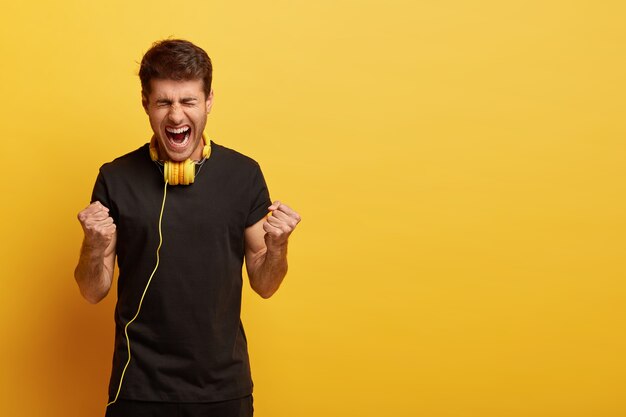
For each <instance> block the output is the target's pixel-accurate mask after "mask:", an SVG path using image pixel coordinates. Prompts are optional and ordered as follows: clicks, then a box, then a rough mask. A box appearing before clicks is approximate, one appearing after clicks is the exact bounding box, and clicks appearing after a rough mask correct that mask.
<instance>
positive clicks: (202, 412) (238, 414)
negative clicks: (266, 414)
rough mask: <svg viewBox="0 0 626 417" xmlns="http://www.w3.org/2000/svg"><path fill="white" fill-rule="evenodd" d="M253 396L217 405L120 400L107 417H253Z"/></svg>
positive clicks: (108, 409)
mask: <svg viewBox="0 0 626 417" xmlns="http://www.w3.org/2000/svg"><path fill="white" fill-rule="evenodd" d="M252 402H253V399H252V395H249V396H247V397H244V398H239V399H236V400H228V401H220V402H215V403H166V402H152V401H130V400H120V399H118V400H117V401H116V402H115V403H113V404H111V405H110V406H108V407H107V410H106V415H105V417H252V415H253V414H254V407H253V406H252Z"/></svg>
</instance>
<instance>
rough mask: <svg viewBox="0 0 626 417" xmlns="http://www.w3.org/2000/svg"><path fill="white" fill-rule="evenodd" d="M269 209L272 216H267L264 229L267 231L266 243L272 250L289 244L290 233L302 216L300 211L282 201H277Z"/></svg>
mask: <svg viewBox="0 0 626 417" xmlns="http://www.w3.org/2000/svg"><path fill="white" fill-rule="evenodd" d="M268 209H269V210H270V211H271V216H268V217H267V221H266V222H265V223H264V224H263V230H265V232H266V234H265V245H266V246H267V248H268V249H269V250H271V249H272V248H274V247H279V246H283V245H286V244H287V240H288V239H289V235H291V232H293V230H294V229H295V228H296V226H297V225H298V223H300V220H301V218H300V215H299V214H298V213H296V212H295V211H294V210H293V209H291V208H290V207H289V206H287V205H286V204H283V203H281V202H280V201H275V202H274V204H272V205H271V206H269V207H268Z"/></svg>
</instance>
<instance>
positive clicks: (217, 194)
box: [74, 40, 300, 417]
mask: <svg viewBox="0 0 626 417" xmlns="http://www.w3.org/2000/svg"><path fill="white" fill-rule="evenodd" d="M139 77H140V79H141V86H142V103H143V107H144V109H145V111H146V113H147V115H148V118H149V120H150V126H151V128H152V131H153V133H154V134H153V137H152V139H151V143H150V145H148V144H145V145H143V146H142V147H141V148H139V149H137V150H135V151H133V152H130V153H128V154H126V155H124V156H122V157H120V158H117V159H116V160H114V161H113V162H111V163H108V164H105V165H103V166H102V167H101V168H100V172H99V175H98V178H97V180H96V184H95V186H94V191H93V195H92V199H91V201H92V203H91V204H90V205H89V206H88V207H87V208H85V209H84V210H82V211H81V212H80V213H79V214H78V220H79V221H80V223H81V226H82V228H83V231H84V240H83V244H82V248H81V253H80V258H79V261H78V265H77V267H76V270H75V274H74V275H75V278H76V282H77V283H78V286H79V288H80V292H81V294H82V295H83V297H85V298H86V299H87V300H88V301H89V302H91V303H97V302H99V301H100V300H102V299H103V298H104V297H105V296H106V295H107V293H108V291H109V289H110V287H111V282H112V279H113V270H114V264H115V260H116V258H117V262H118V266H119V277H118V300H117V306H116V309H115V324H116V333H115V348H114V355H113V369H112V373H111V379H110V385H109V403H108V404H107V412H106V416H107V417H114V416H133V417H136V416H143V415H150V416H153V415H154V416H161V415H163V416H168V417H171V416H178V415H180V416H183V415H185V416H196V415H197V416H220V417H221V416H224V417H230V416H251V415H252V413H253V408H252V379H251V377H250V365H249V359H248V351H247V341H246V336H245V333H244V330H243V326H242V324H241V320H240V307H241V291H242V276H241V269H242V265H243V261H244V260H245V264H246V269H247V272H248V276H249V278H250V285H251V287H252V288H253V290H254V291H256V292H257V293H258V294H259V295H261V296H262V297H263V298H268V297H270V296H271V295H272V294H274V292H275V291H276V290H277V289H278V287H279V286H280V284H281V282H282V280H283V278H284V276H285V274H286V273H287V242H288V238H289V235H290V234H291V232H292V231H293V230H294V228H295V227H296V225H297V224H298V223H299V222H300V216H299V215H298V213H296V212H295V211H294V210H292V209H291V208H289V207H288V206H286V205H285V204H283V203H281V202H279V201H275V202H273V203H272V202H271V201H270V199H269V193H268V189H267V186H266V184H265V180H264V178H263V174H262V172H261V170H260V168H259V165H258V164H257V163H256V162H255V161H253V160H252V159H250V158H248V157H246V156H244V155H242V154H240V153H238V152H235V151H233V150H231V149H228V148H226V147H223V146H221V145H218V144H216V143H214V142H213V141H209V140H207V139H205V138H204V136H203V131H204V128H205V125H206V121H207V115H208V114H209V112H210V110H211V106H212V104H213V96H214V95H213V90H212V89H211V77H212V66H211V61H210V59H209V57H208V55H207V54H206V52H205V51H204V50H202V49H201V48H199V47H197V46H196V45H194V44H192V43H190V42H187V41H183V40H165V41H161V42H157V43H155V44H154V45H153V46H152V48H151V49H150V50H149V51H148V52H146V54H145V55H144V57H143V59H142V62H141V67H140V71H139ZM185 166H186V167H187V168H184V167H185ZM188 171H189V172H188ZM164 174H165V177H164ZM191 182H193V184H191V185H172V184H178V183H181V184H187V183H191Z"/></svg>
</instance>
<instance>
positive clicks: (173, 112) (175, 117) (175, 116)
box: [167, 104, 183, 125]
mask: <svg viewBox="0 0 626 417" xmlns="http://www.w3.org/2000/svg"><path fill="white" fill-rule="evenodd" d="M167 117H168V119H170V121H171V122H172V124H174V125H178V124H180V123H182V121H183V111H182V109H181V107H180V106H179V105H178V104H174V105H172V106H170V110H169V112H168V114H167Z"/></svg>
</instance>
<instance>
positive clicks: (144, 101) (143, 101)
mask: <svg viewBox="0 0 626 417" xmlns="http://www.w3.org/2000/svg"><path fill="white" fill-rule="evenodd" d="M141 105H142V106H143V110H144V111H145V112H146V114H148V97H146V95H145V94H144V93H143V91H142V92H141Z"/></svg>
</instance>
